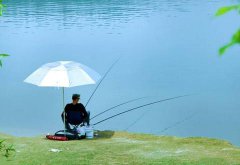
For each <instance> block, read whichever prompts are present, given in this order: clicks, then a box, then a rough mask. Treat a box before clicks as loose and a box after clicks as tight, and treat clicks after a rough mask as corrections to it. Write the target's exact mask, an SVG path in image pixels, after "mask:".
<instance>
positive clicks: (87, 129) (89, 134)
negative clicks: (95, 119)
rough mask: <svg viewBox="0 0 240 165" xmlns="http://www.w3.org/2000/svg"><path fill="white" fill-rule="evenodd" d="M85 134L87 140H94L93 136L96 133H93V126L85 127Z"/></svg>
mask: <svg viewBox="0 0 240 165" xmlns="http://www.w3.org/2000/svg"><path fill="white" fill-rule="evenodd" d="M85 133H86V138H87V139H92V138H93V136H94V135H93V134H94V131H93V127H92V126H86V127H85Z"/></svg>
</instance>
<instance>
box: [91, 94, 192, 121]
mask: <svg viewBox="0 0 240 165" xmlns="http://www.w3.org/2000/svg"><path fill="white" fill-rule="evenodd" d="M186 96H190V95H182V96H176V97H171V98H168V99H163V100H158V101H155V102H151V103H148V104H144V105H141V106H138V107H135V108H131V109H129V110H126V111H123V112H121V113H118V114H116V115H113V116H110V117H108V118H106V119H103V120H101V121H99V122H97V123H95V124H93V125H97V124H99V123H102V122H104V121H106V120H109V119H111V118H114V117H116V116H119V115H122V114H124V113H127V112H130V111H133V110H136V109H139V108H142V107H146V106H149V105H152V104H157V103H160V102H164V101H168V100H173V99H177V98H181V97H186Z"/></svg>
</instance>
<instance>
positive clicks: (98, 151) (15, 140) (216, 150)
mask: <svg viewBox="0 0 240 165" xmlns="http://www.w3.org/2000/svg"><path fill="white" fill-rule="evenodd" d="M98 134H99V136H98V137H96V138H94V139H93V140H87V139H84V140H78V141H77V140H74V141H66V142H61V141H51V140H46V139H45V138H44V136H39V137H33V138H32V137H21V138H20V137H13V136H9V135H4V134H0V138H1V139H6V143H9V144H13V145H14V147H15V149H16V152H15V153H14V154H13V155H12V156H11V157H10V158H8V159H7V158H4V157H2V156H1V157H0V164H1V165H55V164H56V165H79V164H81V165H84V164H97V165H101V164H104V165H108V164H109V165H114V164H121V165H122V164H143V165H146V164H151V165H154V164H169V165H173V164H177V165H197V164H199V165H211V164H212V165H221V164H227V165H229V164H240V148H238V147H235V146H233V145H231V144H230V143H229V142H226V141H222V140H217V139H209V138H201V137H190V138H178V137H170V136H169V137H167V136H154V135H146V134H133V133H127V132H113V131H101V132H98ZM52 148H54V149H60V150H62V151H61V152H50V151H49V150H50V149H52Z"/></svg>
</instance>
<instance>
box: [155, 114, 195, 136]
mask: <svg viewBox="0 0 240 165" xmlns="http://www.w3.org/2000/svg"><path fill="white" fill-rule="evenodd" d="M197 113H198V112H195V113H192V114H191V115H189V116H187V117H186V118H184V119H183V120H180V121H177V122H176V123H174V124H173V125H171V126H168V127H166V128H164V129H163V130H161V131H160V132H159V133H163V132H165V131H167V130H169V129H171V128H173V127H176V126H178V125H180V124H182V123H184V122H185V121H187V120H190V119H192V118H193V117H194V116H195V115H196V114H197Z"/></svg>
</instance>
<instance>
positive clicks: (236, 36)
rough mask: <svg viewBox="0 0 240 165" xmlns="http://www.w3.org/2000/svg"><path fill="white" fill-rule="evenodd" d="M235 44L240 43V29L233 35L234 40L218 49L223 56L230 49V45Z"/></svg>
mask: <svg viewBox="0 0 240 165" xmlns="http://www.w3.org/2000/svg"><path fill="white" fill-rule="evenodd" d="M235 44H240V29H239V30H238V31H237V32H236V33H234V35H233V36H232V40H231V41H230V42H229V43H228V44H226V45H224V46H222V47H221V48H220V49H219V51H218V53H219V55H220V56H222V55H223V54H224V53H225V52H226V50H227V49H229V48H230V47H232V46H233V45H235Z"/></svg>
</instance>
